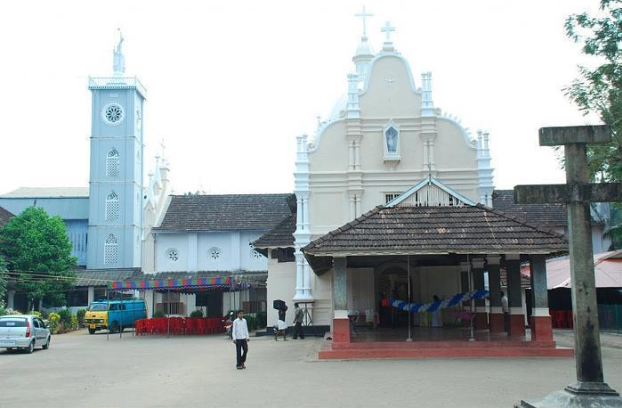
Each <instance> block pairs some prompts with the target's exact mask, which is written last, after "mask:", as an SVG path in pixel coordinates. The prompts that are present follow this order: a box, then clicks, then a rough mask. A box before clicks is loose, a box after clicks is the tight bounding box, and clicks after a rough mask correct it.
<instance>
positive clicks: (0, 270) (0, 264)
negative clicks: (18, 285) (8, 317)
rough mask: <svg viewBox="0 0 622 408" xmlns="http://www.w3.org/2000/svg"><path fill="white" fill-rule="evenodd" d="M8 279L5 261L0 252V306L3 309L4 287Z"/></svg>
mask: <svg viewBox="0 0 622 408" xmlns="http://www.w3.org/2000/svg"><path fill="white" fill-rule="evenodd" d="M8 281H9V274H8V273H7V269H6V263H5V262H4V258H3V257H2V255H1V254H0V308H1V309H4V296H5V295H6V289H7V285H8Z"/></svg>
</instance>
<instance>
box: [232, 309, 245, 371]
mask: <svg viewBox="0 0 622 408" xmlns="http://www.w3.org/2000/svg"><path fill="white" fill-rule="evenodd" d="M243 316H244V312H242V311H241V310H240V311H239V312H238V318H237V319H235V320H234V321H233V330H232V331H231V335H232V337H233V343H234V344H235V356H236V364H235V368H237V369H238V370H242V369H244V368H246V365H245V363H246V355H247V354H248V342H249V340H250V338H249V335H248V324H247V323H246V319H244V317H243Z"/></svg>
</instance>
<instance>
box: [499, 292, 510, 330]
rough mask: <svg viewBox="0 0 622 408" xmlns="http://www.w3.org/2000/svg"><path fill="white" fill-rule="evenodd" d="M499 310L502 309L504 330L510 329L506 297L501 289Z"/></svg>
mask: <svg viewBox="0 0 622 408" xmlns="http://www.w3.org/2000/svg"><path fill="white" fill-rule="evenodd" d="M501 310H502V311H503V327H504V329H505V331H506V332H509V331H510V308H509V306H508V297H507V296H505V293H503V291H501Z"/></svg>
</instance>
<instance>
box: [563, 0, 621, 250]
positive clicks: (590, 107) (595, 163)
mask: <svg viewBox="0 0 622 408" xmlns="http://www.w3.org/2000/svg"><path fill="white" fill-rule="evenodd" d="M566 34H567V35H568V37H569V38H571V39H572V40H573V41H574V42H576V43H582V45H583V46H582V50H583V53H584V54H585V55H589V56H593V57H595V60H596V64H600V65H597V66H596V67H595V68H588V67H585V66H579V73H580V77H579V78H577V79H575V80H574V81H573V83H572V84H571V85H570V86H569V87H568V88H566V89H565V91H566V95H567V96H568V97H569V98H570V99H571V100H572V101H573V102H574V103H576V104H577V106H578V107H579V109H580V110H581V111H582V112H583V113H584V114H585V115H588V114H595V115H597V116H598V117H599V118H600V119H601V120H602V121H603V123H605V124H607V125H611V126H612V129H613V140H612V141H611V143H609V144H605V145H591V146H589V147H588V152H587V154H588V164H589V166H590V175H591V176H592V179H593V180H595V181H603V182H614V183H615V182H622V0H601V2H600V14H599V15H598V16H595V17H593V16H589V15H588V14H587V13H582V14H573V15H571V16H569V17H568V19H567V20H566ZM596 64H595V65H596ZM614 208H615V209H617V215H616V214H614V216H613V223H612V224H611V225H609V226H607V230H608V233H609V234H610V235H611V237H612V239H613V242H614V247H617V248H619V247H620V246H621V245H622V223H621V222H620V217H621V216H620V212H622V205H620V204H619V203H618V204H614Z"/></svg>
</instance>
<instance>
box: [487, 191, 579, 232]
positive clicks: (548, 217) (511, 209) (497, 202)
mask: <svg viewBox="0 0 622 408" xmlns="http://www.w3.org/2000/svg"><path fill="white" fill-rule="evenodd" d="M492 206H493V208H494V209H495V210H497V211H501V212H502V213H504V214H505V215H506V216H508V217H512V218H515V219H517V220H520V221H523V222H526V223H528V224H531V225H537V226H541V227H549V228H550V227H564V226H566V225H567V224H568V220H567V212H566V206H565V205H564V204H528V205H526V204H525V205H523V204H515V203H514V190H495V191H494V192H493V195H492Z"/></svg>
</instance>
